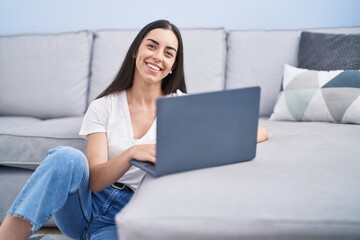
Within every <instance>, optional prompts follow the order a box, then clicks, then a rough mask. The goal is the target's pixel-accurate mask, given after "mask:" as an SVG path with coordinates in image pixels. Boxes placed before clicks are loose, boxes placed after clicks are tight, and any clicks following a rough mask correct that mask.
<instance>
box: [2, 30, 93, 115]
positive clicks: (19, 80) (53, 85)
mask: <svg viewBox="0 0 360 240" xmlns="http://www.w3.org/2000/svg"><path fill="white" fill-rule="evenodd" d="M91 44H92V34H90V33H89V32H86V31H82V32H76V33H62V34H46V35H45V34H31V35H30V34H29V35H16V36H1V37H0V79H1V81H0V115H14V116H18V115H22V116H32V117H38V118H42V119H47V118H54V117H64V116H77V115H82V114H83V113H84V111H85V110H86V99H87V89H88V79H89V65H90V52H91Z"/></svg>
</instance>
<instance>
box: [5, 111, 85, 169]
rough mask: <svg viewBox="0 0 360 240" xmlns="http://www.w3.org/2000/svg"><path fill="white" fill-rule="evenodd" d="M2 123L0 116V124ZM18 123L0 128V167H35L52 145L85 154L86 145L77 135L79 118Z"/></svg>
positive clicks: (80, 119)
mask: <svg viewBox="0 0 360 240" xmlns="http://www.w3.org/2000/svg"><path fill="white" fill-rule="evenodd" d="M10 119H11V118H10ZM10 119H9V118H7V120H10ZM3 120H4V118H3V117H0V123H1V124H2V123H3V122H4V121H3ZM22 120H23V121H22V125H21V126H19V125H17V126H13V127H10V126H8V127H5V125H0V126H1V128H0V165H4V164H5V165H12V166H15V165H16V166H18V167H26V166H27V165H26V164H29V163H35V164H39V163H40V162H41V161H42V160H43V158H44V156H45V154H46V153H47V151H48V150H49V149H50V148H53V147H56V146H64V145H65V146H72V147H75V148H77V149H80V150H82V151H85V145H86V142H85V140H84V139H82V138H80V137H79V136H78V131H79V129H80V125H81V121H82V117H69V118H59V119H51V120H36V119H26V118H23V119H22ZM19 121H20V119H19ZM3 126H4V127H3Z"/></svg>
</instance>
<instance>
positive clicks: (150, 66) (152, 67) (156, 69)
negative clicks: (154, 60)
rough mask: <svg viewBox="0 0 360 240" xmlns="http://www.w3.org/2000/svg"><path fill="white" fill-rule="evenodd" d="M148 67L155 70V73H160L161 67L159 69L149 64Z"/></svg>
mask: <svg viewBox="0 0 360 240" xmlns="http://www.w3.org/2000/svg"><path fill="white" fill-rule="evenodd" d="M147 66H148V67H149V68H151V69H153V70H155V71H159V70H160V68H159V67H157V66H155V65H152V64H151V63H148V64H147Z"/></svg>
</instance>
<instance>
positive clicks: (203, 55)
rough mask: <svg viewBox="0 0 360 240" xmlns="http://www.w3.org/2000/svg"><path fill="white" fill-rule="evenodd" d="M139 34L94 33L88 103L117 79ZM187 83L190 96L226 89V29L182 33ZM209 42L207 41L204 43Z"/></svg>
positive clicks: (117, 32) (129, 31)
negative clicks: (124, 60) (129, 49)
mask: <svg viewBox="0 0 360 240" xmlns="http://www.w3.org/2000/svg"><path fill="white" fill-rule="evenodd" d="M137 33H138V30H113V31H109V30H108V31H107V30H102V31H97V32H95V41H94V53H93V62H92V76H91V82H90V96H89V101H92V100H94V99H95V98H96V96H97V95H99V94H100V93H101V92H102V91H103V90H104V89H105V88H106V87H107V86H108V85H109V84H110V83H111V82H112V80H113V79H114V77H115V76H116V74H117V72H118V70H119V68H120V64H121V63H122V61H123V59H124V57H125V55H126V51H127V50H128V48H129V46H130V44H131V42H132V40H133V39H134V38H135V36H136V34H137ZM181 35H182V38H183V43H184V68H185V79H186V83H187V87H188V92H189V93H195V92H205V91H215V90H221V89H223V88H224V78H225V61H226V42H225V39H226V33H225V30H224V29H182V30H181ZM204 39H206V41H204Z"/></svg>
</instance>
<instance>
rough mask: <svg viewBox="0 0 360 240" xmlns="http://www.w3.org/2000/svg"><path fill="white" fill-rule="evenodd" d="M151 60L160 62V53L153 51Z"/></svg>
mask: <svg viewBox="0 0 360 240" xmlns="http://www.w3.org/2000/svg"><path fill="white" fill-rule="evenodd" d="M153 58H154V60H156V61H161V54H160V51H155V52H154V54H153Z"/></svg>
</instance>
